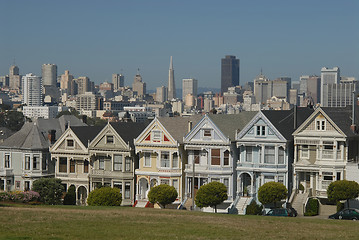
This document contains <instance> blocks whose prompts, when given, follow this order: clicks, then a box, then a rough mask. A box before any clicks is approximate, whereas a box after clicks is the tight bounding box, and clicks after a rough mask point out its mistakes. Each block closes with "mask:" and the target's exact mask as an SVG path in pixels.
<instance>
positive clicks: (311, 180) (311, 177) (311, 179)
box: [310, 172, 314, 189]
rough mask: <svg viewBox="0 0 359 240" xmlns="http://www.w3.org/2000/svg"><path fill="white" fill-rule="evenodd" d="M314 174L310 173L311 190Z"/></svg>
mask: <svg viewBox="0 0 359 240" xmlns="http://www.w3.org/2000/svg"><path fill="white" fill-rule="evenodd" d="M313 181H314V173H313V172H311V173H310V188H311V189H313V187H314V182H313Z"/></svg>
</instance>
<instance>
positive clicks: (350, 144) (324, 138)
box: [293, 106, 359, 198]
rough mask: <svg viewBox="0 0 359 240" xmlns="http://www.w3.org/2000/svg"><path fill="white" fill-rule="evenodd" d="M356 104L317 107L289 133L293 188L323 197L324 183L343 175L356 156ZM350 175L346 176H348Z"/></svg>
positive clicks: (325, 185)
mask: <svg viewBox="0 0 359 240" xmlns="http://www.w3.org/2000/svg"><path fill="white" fill-rule="evenodd" d="M357 113H358V106H355V114H354V112H353V110H352V108H351V107H350V106H349V107H345V108H325V107H323V108H317V109H316V110H315V112H314V113H313V114H312V115H311V116H310V117H309V118H308V119H307V120H306V121H305V122H304V123H303V124H302V125H300V127H299V128H298V129H297V130H296V131H295V132H294V133H293V136H294V164H293V167H294V180H295V185H294V188H295V189H298V187H299V185H300V184H302V185H303V186H304V191H305V193H307V194H308V196H310V195H312V196H316V197H320V198H326V197H327V193H326V192H327V187H328V185H329V184H330V183H331V182H333V181H336V180H343V179H347V172H346V170H347V166H348V163H349V165H350V166H351V163H352V162H355V161H357V158H358V147H359V141H358V123H359V121H358V120H359V118H358V114H357ZM349 179H350V178H349Z"/></svg>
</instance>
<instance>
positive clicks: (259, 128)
mask: <svg viewBox="0 0 359 240" xmlns="http://www.w3.org/2000/svg"><path fill="white" fill-rule="evenodd" d="M255 132H256V136H259V137H265V136H266V135H267V133H266V132H267V131H266V125H256V131H255Z"/></svg>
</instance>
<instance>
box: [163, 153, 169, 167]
mask: <svg viewBox="0 0 359 240" xmlns="http://www.w3.org/2000/svg"><path fill="white" fill-rule="evenodd" d="M161 167H166V168H169V167H170V154H169V152H161Z"/></svg>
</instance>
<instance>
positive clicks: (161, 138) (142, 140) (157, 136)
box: [135, 119, 177, 145]
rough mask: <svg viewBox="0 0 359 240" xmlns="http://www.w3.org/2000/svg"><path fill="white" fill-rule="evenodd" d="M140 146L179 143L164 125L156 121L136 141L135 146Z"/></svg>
mask: <svg viewBox="0 0 359 240" xmlns="http://www.w3.org/2000/svg"><path fill="white" fill-rule="evenodd" d="M138 144H151V145H153V144H155V145H177V141H176V140H174V138H173V137H172V136H171V134H170V133H169V132H168V131H167V130H166V129H165V128H164V127H163V125H162V124H161V123H160V122H159V121H158V120H157V119H155V120H154V121H152V123H151V124H150V125H149V126H148V127H147V128H146V129H145V130H144V131H143V132H142V133H141V134H140V135H139V136H138V138H137V139H136V140H135V145H138Z"/></svg>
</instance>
